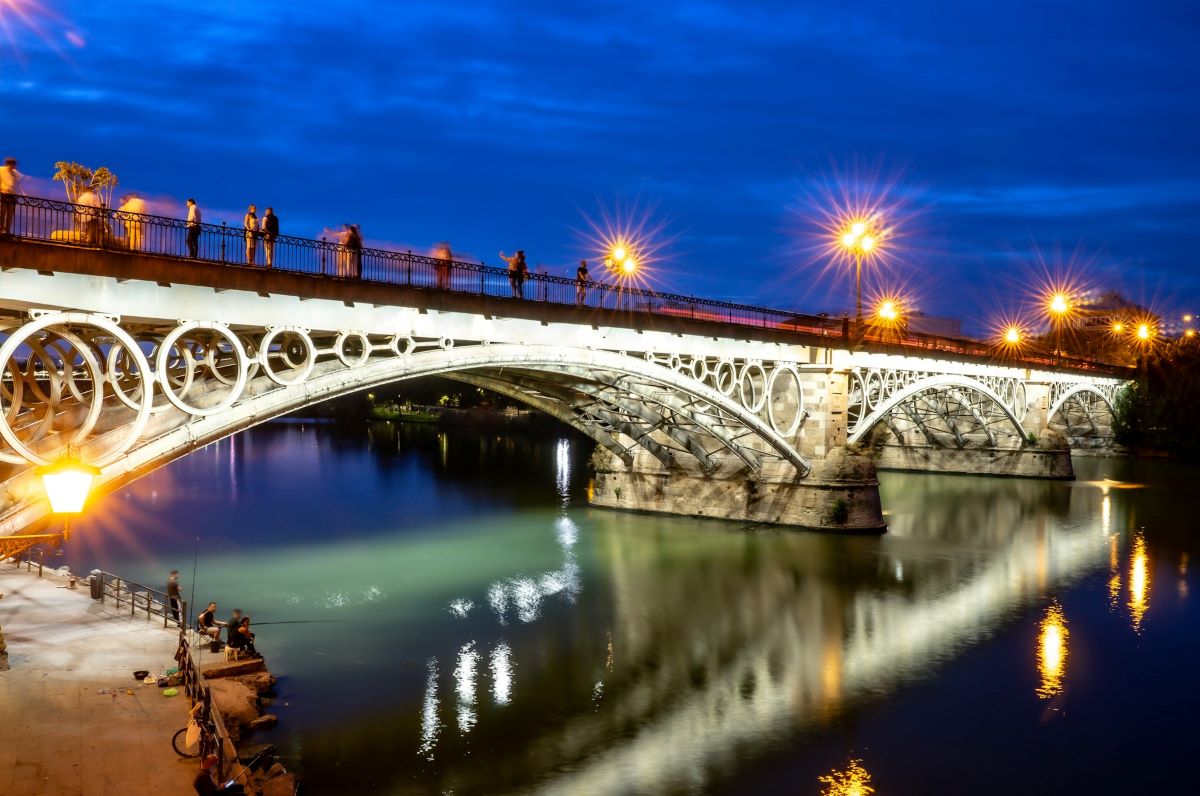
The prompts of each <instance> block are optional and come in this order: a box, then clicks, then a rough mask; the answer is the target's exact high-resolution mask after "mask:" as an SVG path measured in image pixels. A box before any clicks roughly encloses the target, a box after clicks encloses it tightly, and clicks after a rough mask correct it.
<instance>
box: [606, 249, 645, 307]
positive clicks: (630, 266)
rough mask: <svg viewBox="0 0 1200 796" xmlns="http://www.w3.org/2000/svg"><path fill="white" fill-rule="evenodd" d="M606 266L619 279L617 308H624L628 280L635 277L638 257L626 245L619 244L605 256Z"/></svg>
mask: <svg viewBox="0 0 1200 796" xmlns="http://www.w3.org/2000/svg"><path fill="white" fill-rule="evenodd" d="M604 267H605V268H606V269H607V270H608V271H610V272H612V274H613V275H614V277H615V278H616V280H617V309H622V308H623V305H624V304H625V301H624V297H625V294H626V292H627V291H626V285H627V282H628V281H629V280H630V279H633V276H634V274H635V273H637V269H638V261H637V258H636V257H635V256H634V255H633V253H632V252H630V251H628V250H627V249H626V248H625V247H624V246H622V245H621V244H617V245H616V246H614V247H613V249H612V251H611V252H609V253H608V256H606V257H605V258H604ZM629 303H630V304H632V303H633V302H632V301H630V302H629Z"/></svg>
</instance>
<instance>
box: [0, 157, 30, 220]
mask: <svg viewBox="0 0 1200 796" xmlns="http://www.w3.org/2000/svg"><path fill="white" fill-rule="evenodd" d="M21 178H22V177H21V172H19V171H17V159H16V158H5V159H4V165H3V166H0V235H7V234H9V233H10V232H11V231H12V222H13V216H15V215H16V214H17V196H18V195H19V194H23V193H25V192H24V191H23V190H21Z"/></svg>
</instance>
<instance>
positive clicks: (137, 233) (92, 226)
mask: <svg viewBox="0 0 1200 796" xmlns="http://www.w3.org/2000/svg"><path fill="white" fill-rule="evenodd" d="M12 198H13V199H14V200H15V205H14V207H13V211H14V214H13V222H12V226H11V229H10V234H11V235H13V236H15V237H16V238H23V239H27V240H38V241H47V242H52V243H58V244H64V245H69V246H79V247H86V248H99V249H112V250H117V251H134V252H141V253H145V254H153V255H156V256H159V257H172V258H179V259H186V260H200V261H204V262H209V263H219V264H225V265H229V266H231V267H242V268H245V267H250V268H264V267H266V265H265V262H266V250H265V248H264V247H265V246H266V241H265V239H264V238H263V237H262V235H261V233H248V232H247V231H246V230H244V229H242V228H241V227H231V226H228V225H227V224H224V223H222V224H219V225H218V224H201V225H199V227H198V229H199V232H198V237H196V240H195V247H196V253H195V256H193V255H192V252H191V248H190V245H189V227H188V225H187V222H186V221H184V220H182V219H177V218H166V217H163V216H152V215H143V214H140V213H127V212H122V211H119V210H109V209H107V208H97V207H92V206H88V205H77V204H71V203H70V202H60V201H57V200H53V199H42V198H37V197H28V196H16V197H12ZM270 245H271V249H272V265H271V267H272V268H273V269H274V270H278V271H285V272H289V273H299V274H311V275H314V276H322V277H326V278H330V279H339V280H352V281H361V282H366V283H378V284H389V285H401V286H405V287H413V288H419V289H428V290H437V291H447V292H453V293H461V294H467V295H475V296H490V297H496V298H510V299H512V300H521V299H523V300H526V301H535V302H543V303H550V304H559V305H566V306H577V307H579V308H580V309H604V310H615V311H621V312H628V313H631V314H633V315H639V314H640V315H656V316H665V317H672V318H685V319H692V320H701V321H711V322H716V323H725V324H730V325H734V326H743V327H754V328H759V329H776V330H781V331H788V332H796V333H800V334H806V335H814V336H817V337H829V338H834V339H840V340H843V341H845V342H847V343H848V342H849V341H850V340H851V339H853V340H860V339H861V340H863V341H865V342H869V343H876V344H884V345H892V346H895V347H896V348H897V349H899V350H900V351H904V352H908V351H912V352H913V353H918V354H920V353H928V352H937V353H942V354H953V355H961V356H969V357H976V358H986V359H993V360H997V361H1001V362H1003V363H1004V364H1010V365H1015V366H1025V367H1069V368H1072V369H1075V370H1083V371H1099V372H1104V373H1118V372H1125V371H1126V370H1127V369H1126V368H1122V367H1119V366H1114V365H1110V364H1107V363H1101V362H1094V361H1090V360H1085V359H1078V358H1074V357H1058V356H1055V355H1054V354H1051V353H1048V352H1042V351H1025V352H1021V353H1020V354H1006V355H1003V356H1002V355H1001V351H1000V350H999V349H997V347H995V346H992V345H989V344H988V343H985V342H980V341H977V340H967V339H961V338H952V337H942V336H938V335H929V334H921V333H915V332H909V331H897V330H895V329H886V330H885V329H881V328H879V327H876V326H875V325H873V324H869V323H868V324H864V328H863V329H862V330H858V329H855V328H852V327H854V326H855V324H853V323H848V322H847V321H846V320H845V319H842V318H831V317H828V316H825V315H811V314H804V313H796V312H788V311H786V310H778V309H770V308H766V307H755V306H752V305H749V304H736V303H732V302H726V301H716V300H712V299H703V298H697V297H695V296H684V295H680V294H675V293H660V292H658V291H654V290H648V289H644V288H635V287H631V286H628V285H625V284H622V283H620V282H619V281H618V282H616V283H606V282H600V281H591V282H588V283H587V285H586V287H585V289H584V290H583V291H582V295H581V294H580V291H579V289H578V285H577V283H576V281H575V280H574V279H571V278H567V277H560V276H553V275H551V274H544V273H537V272H532V273H529V274H528V275H527V276H526V277H525V279H524V280H523V284H522V285H521V287H520V298H519V299H518V296H517V295H516V294H517V292H518V290H517V288H516V287H515V286H514V285H513V283H512V282H511V281H510V274H509V272H508V270H507V269H505V268H495V267H490V266H487V265H484V264H483V263H478V264H476V263H468V262H463V261H460V260H453V261H451V260H442V259H438V258H434V257H426V256H423V255H420V254H413V253H412V252H411V251H406V252H401V251H390V250H387V249H370V248H357V247H350V246H345V245H342V244H340V243H335V242H332V241H327V240H324V239H322V240H312V239H308V238H297V237H293V236H290V235H280V236H278V237H277V238H275V239H274V241H273V242H272V243H271V244H270ZM248 251H250V252H253V255H254V256H253V262H249V260H250V259H251V258H249V257H247V252H248Z"/></svg>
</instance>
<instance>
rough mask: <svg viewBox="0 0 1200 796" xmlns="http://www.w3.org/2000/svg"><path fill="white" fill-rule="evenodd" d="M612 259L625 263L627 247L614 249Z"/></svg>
mask: <svg viewBox="0 0 1200 796" xmlns="http://www.w3.org/2000/svg"><path fill="white" fill-rule="evenodd" d="M612 257H613V260H615V261H616V262H618V263H621V262H624V261H625V247H624V246H618V247H617V248H615V249H613V253H612Z"/></svg>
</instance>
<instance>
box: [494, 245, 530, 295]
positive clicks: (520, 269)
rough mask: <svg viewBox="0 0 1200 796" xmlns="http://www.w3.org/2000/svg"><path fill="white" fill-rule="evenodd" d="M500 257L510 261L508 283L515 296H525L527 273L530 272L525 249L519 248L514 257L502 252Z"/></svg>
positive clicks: (507, 261)
mask: <svg viewBox="0 0 1200 796" xmlns="http://www.w3.org/2000/svg"><path fill="white" fill-rule="evenodd" d="M500 259H501V260H504V261H505V262H506V263H508V285H509V287H511V288H512V294H513V298H518V299H523V298H525V275H526V274H528V273H529V265H528V264H526V262H525V250H524V249H517V253H516V254H514V255H513V256H512V257H509V256H508V255H506V254H505V253H504V252H500Z"/></svg>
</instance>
